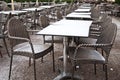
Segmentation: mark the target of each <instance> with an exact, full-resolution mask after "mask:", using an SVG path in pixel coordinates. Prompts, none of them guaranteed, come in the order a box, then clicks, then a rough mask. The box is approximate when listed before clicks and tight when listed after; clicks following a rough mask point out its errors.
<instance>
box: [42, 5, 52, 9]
mask: <svg viewBox="0 0 120 80" xmlns="http://www.w3.org/2000/svg"><path fill="white" fill-rule="evenodd" d="M53 7H54V6H53V5H45V6H40V8H48V9H49V8H53Z"/></svg>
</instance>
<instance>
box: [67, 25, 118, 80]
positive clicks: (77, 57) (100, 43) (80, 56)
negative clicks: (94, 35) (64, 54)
mask: <svg viewBox="0 0 120 80" xmlns="http://www.w3.org/2000/svg"><path fill="white" fill-rule="evenodd" d="M116 33H117V26H116V24H114V23H111V24H109V27H107V28H106V31H104V32H103V33H101V35H100V37H99V38H98V40H97V42H96V44H87V43H86V44H85V43H84V44H79V45H78V46H77V47H69V58H70V60H71V64H72V78H73V76H74V71H75V67H76V65H79V64H103V65H104V71H105V77H106V80H108V75H107V65H108V58H109V55H110V51H111V48H112V45H113V44H114V40H115V37H116ZM87 47H96V48H97V47H99V48H101V49H102V54H104V56H103V55H102V54H101V52H99V51H97V50H95V49H91V48H87ZM95 70H96V69H95Z"/></svg>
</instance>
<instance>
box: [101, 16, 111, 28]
mask: <svg viewBox="0 0 120 80" xmlns="http://www.w3.org/2000/svg"><path fill="white" fill-rule="evenodd" d="M109 23H112V18H111V17H109V16H108V17H107V18H105V19H104V22H103V23H102V24H101V29H102V30H104V29H105V28H106V27H108V26H107V25H108V24H109Z"/></svg>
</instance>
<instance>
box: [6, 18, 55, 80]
mask: <svg viewBox="0 0 120 80" xmlns="http://www.w3.org/2000/svg"><path fill="white" fill-rule="evenodd" d="M7 26H8V27H7V29H8V38H9V40H10V47H11V61H10V71H9V79H8V80H10V77H11V70H12V61H13V56H14V55H20V56H26V57H29V58H30V62H31V58H32V59H33V65H34V68H33V69H34V80H37V78H36V59H38V58H42V57H43V56H45V55H47V54H48V53H50V52H52V58H53V71H55V64H54V48H53V45H52V44H43V45H42V44H41V45H40V44H34V43H32V42H31V40H30V36H29V34H28V31H27V30H26V26H25V25H24V24H23V22H22V21H21V20H20V19H16V18H14V17H13V18H11V19H10V20H9V21H8V25H7Z"/></svg>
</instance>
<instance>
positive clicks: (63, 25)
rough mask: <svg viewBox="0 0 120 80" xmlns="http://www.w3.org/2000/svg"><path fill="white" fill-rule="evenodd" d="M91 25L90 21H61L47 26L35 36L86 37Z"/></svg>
mask: <svg viewBox="0 0 120 80" xmlns="http://www.w3.org/2000/svg"><path fill="white" fill-rule="evenodd" d="M91 24H92V21H84V20H66V19H62V20H60V21H58V22H55V23H53V24H51V25H49V26H48V27H46V28H44V29H43V30H41V31H39V32H38V33H37V34H39V35H54V36H78V37H88V36H89V28H90V25H91Z"/></svg>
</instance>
